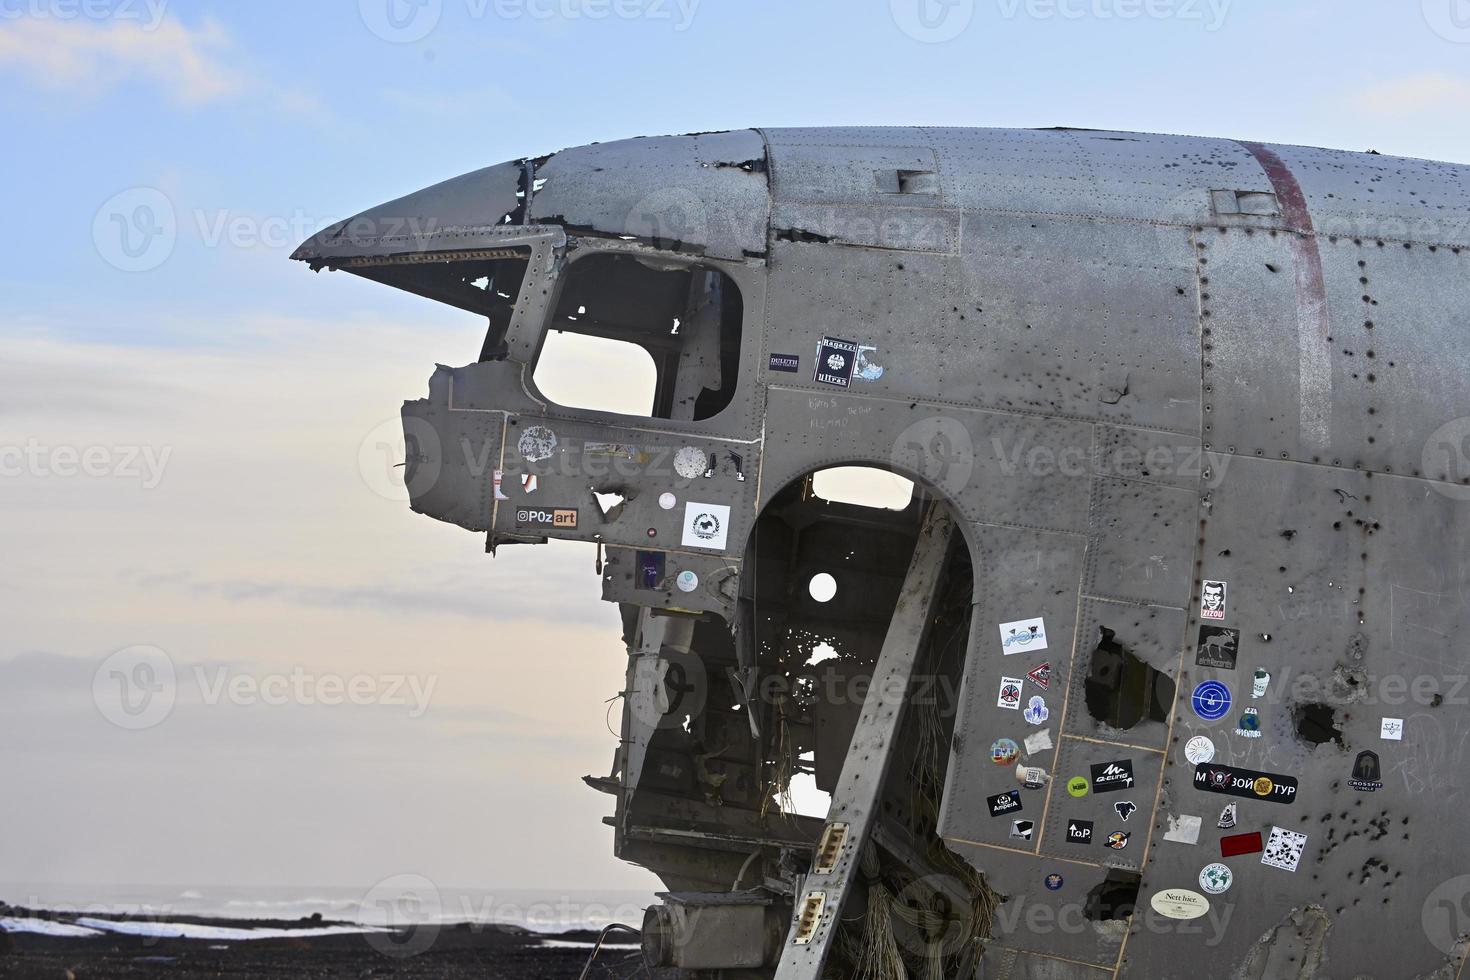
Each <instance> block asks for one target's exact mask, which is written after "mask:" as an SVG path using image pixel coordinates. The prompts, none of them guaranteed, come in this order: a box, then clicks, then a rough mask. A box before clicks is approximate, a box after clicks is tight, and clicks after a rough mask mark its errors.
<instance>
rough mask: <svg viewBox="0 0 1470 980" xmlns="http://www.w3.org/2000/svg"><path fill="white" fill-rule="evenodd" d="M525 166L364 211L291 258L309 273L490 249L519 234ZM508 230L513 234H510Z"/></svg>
mask: <svg viewBox="0 0 1470 980" xmlns="http://www.w3.org/2000/svg"><path fill="white" fill-rule="evenodd" d="M526 173H527V169H526V163H525V162H523V161H512V162H509V163H502V164H498V165H496V166H493V167H485V168H484V169H482V170H475V171H472V172H470V173H467V174H463V175H461V176H459V177H455V178H452V179H450V180H446V181H444V182H443V183H439V184H435V185H433V186H432V187H426V188H424V189H423V190H420V191H415V192H414V193H412V194H409V195H407V196H405V197H400V198H398V199H396V200H393V201H389V202H387V203H386V204H380V205H378V206H377V207H375V208H369V209H368V210H366V211H364V212H362V213H361V214H359V215H356V216H355V217H352V218H348V219H347V220H346V221H339V222H337V223H336V224H334V225H332V226H330V227H328V228H326V229H324V230H322V231H320V232H317V233H316V234H315V235H313V236H312V237H310V238H308V239H307V240H306V241H304V242H302V243H301V245H300V246H298V247H297V249H296V251H295V252H293V253H292V254H291V258H293V259H297V260H299V261H302V262H307V263H310V265H311V267H312V268H313V269H317V268H321V267H322V266H329V267H332V268H340V267H350V266H352V265H357V264H361V265H370V264H373V263H375V262H383V261H387V260H390V259H392V258H394V257H395V256H407V255H413V254H419V253H429V252H446V251H456V250H474V249H483V248H494V247H496V246H497V245H501V244H503V243H504V241H505V239H506V238H507V237H508V236H509V235H511V234H515V233H518V232H521V231H523V230H524V229H522V228H520V227H519V226H520V224H521V222H520V213H519V212H520V209H521V206H522V202H523V200H524V195H525V190H524V187H523V185H524V183H525V179H526ZM512 229H514V230H512Z"/></svg>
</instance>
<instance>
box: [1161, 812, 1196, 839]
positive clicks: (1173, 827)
mask: <svg viewBox="0 0 1470 980" xmlns="http://www.w3.org/2000/svg"><path fill="white" fill-rule="evenodd" d="M1203 824H1204V820H1203V819H1202V818H1201V817H1191V816H1183V817H1176V816H1174V815H1173V814H1172V813H1171V814H1169V829H1168V830H1166V831H1165V832H1164V840H1170V841H1173V842H1174V843H1176V844H1198V843H1199V829H1200V827H1201V826H1202V825H1203Z"/></svg>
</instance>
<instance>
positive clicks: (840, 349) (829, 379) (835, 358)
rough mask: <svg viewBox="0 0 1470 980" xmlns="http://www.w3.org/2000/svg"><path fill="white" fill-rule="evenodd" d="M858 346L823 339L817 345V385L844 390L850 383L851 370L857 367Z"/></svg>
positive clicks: (848, 341) (846, 341)
mask: <svg viewBox="0 0 1470 980" xmlns="http://www.w3.org/2000/svg"><path fill="white" fill-rule="evenodd" d="M857 356H858V345H857V344H854V343H853V342H852V341H850V340H838V339H836V338H835V337H823V338H822V342H821V343H820V344H818V345H817V373H816V376H815V377H814V378H813V380H815V381H816V382H817V383H818V384H824V385H833V386H834V387H837V388H846V387H847V386H848V385H849V384H851V383H852V369H853V368H854V367H856V366H857Z"/></svg>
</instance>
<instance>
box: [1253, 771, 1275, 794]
mask: <svg viewBox="0 0 1470 980" xmlns="http://www.w3.org/2000/svg"><path fill="white" fill-rule="evenodd" d="M1275 788H1276V784H1275V783H1273V782H1272V781H1271V780H1269V779H1267V778H1266V777H1265V776H1262V777H1261V778H1259V779H1257V780H1256V781H1255V782H1254V783H1252V784H1251V789H1252V790H1253V791H1254V792H1255V794H1256V795H1257V796H1260V797H1267V796H1270V795H1271V791H1272V790H1274V789H1275Z"/></svg>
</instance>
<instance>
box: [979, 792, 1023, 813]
mask: <svg viewBox="0 0 1470 980" xmlns="http://www.w3.org/2000/svg"><path fill="white" fill-rule="evenodd" d="M985 803H986V805H987V806H989V807H990V815H991V816H992V817H1001V816H1005V815H1006V814H1007V813H1020V812H1021V791H1020V790H1018V789H1013V790H1011V791H1010V792H1009V793H1000V794H998V795H996V796H987V797H986V798H985Z"/></svg>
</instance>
